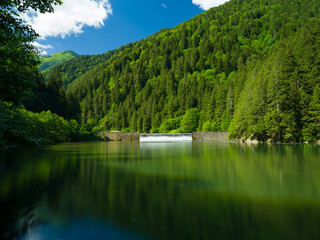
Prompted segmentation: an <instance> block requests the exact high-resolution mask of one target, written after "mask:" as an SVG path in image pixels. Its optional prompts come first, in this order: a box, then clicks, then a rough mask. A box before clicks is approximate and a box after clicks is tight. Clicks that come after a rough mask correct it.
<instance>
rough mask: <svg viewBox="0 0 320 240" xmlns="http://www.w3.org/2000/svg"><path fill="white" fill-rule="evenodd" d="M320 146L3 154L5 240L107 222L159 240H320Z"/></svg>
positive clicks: (124, 147)
mask: <svg viewBox="0 0 320 240" xmlns="http://www.w3.org/2000/svg"><path fill="white" fill-rule="evenodd" d="M319 150H320V148H319V147H318V146H315V145H267V144H259V145H247V144H235V143H213V142H187V143H137V142H136V143H135V142H131V143H126V142H109V143H105V142H99V143H81V144H60V145H55V146H52V147H48V148H44V149H23V150H19V151H17V152H13V153H10V154H7V155H6V156H4V155H3V156H2V158H3V160H2V161H1V162H0V164H1V165H0V186H1V187H0V203H1V208H0V209H1V227H0V231H1V232H2V236H4V237H7V238H12V236H19V235H23V234H25V232H27V231H30V229H33V228H34V227H35V226H37V225H40V224H42V223H44V222H45V223H51V224H54V225H55V226H67V224H68V222H70V221H72V220H73V219H80V218H85V217H90V218H98V219H100V220H102V221H106V222H112V223H114V224H116V225H117V226H119V227H122V228H125V229H129V230H131V231H134V232H137V233H140V234H142V235H144V236H148V237H150V238H154V239H214V238H215V239H235V238H237V239H319V237H320V236H319V235H320V230H318V226H319V224H320V195H319V191H320V174H319V173H320V162H319V160H320V158H319Z"/></svg>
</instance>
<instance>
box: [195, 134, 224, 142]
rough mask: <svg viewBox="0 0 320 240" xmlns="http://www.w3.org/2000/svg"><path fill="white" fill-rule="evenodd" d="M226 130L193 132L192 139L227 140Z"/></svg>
mask: <svg viewBox="0 0 320 240" xmlns="http://www.w3.org/2000/svg"><path fill="white" fill-rule="evenodd" d="M228 136H229V133H228V132H193V133H192V139H193V140H200V141H220V142H225V141H229V138H228Z"/></svg>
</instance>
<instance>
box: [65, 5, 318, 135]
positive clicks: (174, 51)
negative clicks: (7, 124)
mask: <svg viewBox="0 0 320 240" xmlns="http://www.w3.org/2000/svg"><path fill="white" fill-rule="evenodd" d="M319 9H320V4H319V3H318V2H317V1H312V0H304V1H298V0H293V1H289V0H280V1H276V0H272V1H266V0H261V1H260V0H259V1H258V0H252V1H247V0H231V1H229V2H227V3H226V4H224V5H221V6H219V7H216V8H212V9H210V10H208V11H206V12H204V13H202V14H200V15H198V16H196V17H194V18H192V19H190V20H188V21H186V22H184V23H181V24H179V25H178V26H177V27H175V28H172V29H169V30H165V31H162V32H159V34H154V35H151V36H149V37H147V38H145V39H143V40H141V41H138V42H135V43H133V44H132V45H129V46H127V47H125V48H122V49H121V50H118V51H116V52H115V54H113V55H112V56H110V58H108V59H107V60H106V61H102V62H100V63H99V64H97V65H95V66H93V67H92V68H91V69H90V72H88V71H84V74H81V75H79V76H77V77H76V78H74V79H73V81H72V82H73V83H72V84H71V85H70V86H69V88H68V94H70V95H73V96H74V97H75V99H77V101H78V102H80V104H81V117H82V123H83V124H84V123H86V122H88V121H93V122H94V123H95V124H96V125H98V126H100V127H101V128H106V129H118V130H123V131H139V132H170V131H173V132H179V131H181V130H182V129H181V122H185V121H186V119H185V118H186V115H188V116H190V113H191V112H192V114H191V115H194V116H193V118H192V119H194V121H197V129H193V130H200V131H202V130H203V131H206V130H209V131H228V130H232V129H234V131H236V132H232V134H231V137H233V138H241V137H244V138H248V137H251V136H254V137H258V138H261V139H268V138H270V139H272V140H273V141H301V140H303V139H307V138H309V137H308V136H307V135H306V134H304V133H303V129H304V128H305V127H304V126H303V124H298V125H299V126H298V127H297V128H296V127H293V126H291V125H290V124H289V123H287V122H283V121H282V119H280V118H279V119H278V120H277V121H275V123H274V124H278V125H279V126H280V125H283V126H286V127H279V128H277V130H272V131H278V132H277V133H276V134H274V133H271V132H272V131H271V130H270V129H271V125H269V127H268V128H269V129H267V130H266V129H264V130H263V129H262V128H261V129H259V128H254V126H255V123H256V122H255V121H256V120H254V118H253V119H251V120H250V121H251V122H250V121H249V122H248V123H246V124H247V125H249V128H248V129H246V130H245V131H242V130H241V131H240V130H239V128H237V127H234V126H235V125H234V124H235V123H234V121H235V115H234V114H235V113H236V112H237V111H238V110H237V109H238V106H240V105H239V101H242V100H241V99H242V98H241V97H240V96H241V95H242V94H243V89H244V87H245V86H246V85H247V84H248V83H247V82H248V81H249V79H250V77H249V76H248V75H247V73H248V72H251V73H252V74H253V75H254V72H258V69H256V68H257V67H258V65H257V63H258V62H260V64H261V62H263V61H265V60H266V59H268V57H269V56H271V54H272V50H273V49H274V48H275V47H277V46H278V45H279V44H280V43H282V44H283V42H286V41H287V42H290V41H291V40H290V37H291V36H294V35H295V34H296V33H297V32H298V31H299V30H300V29H302V28H303V27H304V26H305V25H306V24H308V22H310V21H312V19H315V17H319ZM316 24H318V22H317V21H316ZM279 49H281V47H279ZM276 60H277V61H279V63H280V65H281V61H283V60H281V59H276ZM78 69H81V65H78ZM252 69H255V71H252ZM70 74H72V72H70ZM281 81H282V80H281ZM307 84H310V83H307ZM269 85H270V86H269V87H270V88H271V89H273V88H274V87H275V86H274V85H273V83H272V82H271V83H269ZM283 94H286V92H284V93H283ZM306 94H307V95H308V96H311V95H312V94H313V93H312V92H308V93H306ZM256 97H257V96H256ZM301 98H303V97H301ZM248 104H249V103H248ZM298 105H299V103H297V106H296V108H295V109H300V107H298ZM248 106H249V107H250V108H251V107H252V106H250V104H249V105H248ZM264 107H267V105H265V106H264ZM271 107H272V105H270V106H268V109H269V108H271ZM239 109H240V108H239ZM295 109H291V110H290V111H295ZM264 111H265V112H268V111H267V110H266V109H264ZM279 111H280V109H279ZM188 112H189V113H188ZM187 113H188V114H187ZM279 113H280V112H279ZM301 114H302V113H301V112H300V113H297V114H296V115H294V116H293V117H292V119H291V120H290V121H291V122H297V119H295V118H302V117H301V116H300V115H301ZM284 115H286V114H284ZM287 115H288V114H287ZM302 115H303V114H302ZM252 117H253V116H252ZM183 119H184V120H183ZM285 121H288V119H287V120H285ZM290 121H289V122H290ZM299 121H300V122H301V121H302V122H303V121H304V120H302V119H300V120H299ZM250 125H251V126H252V129H250ZM289 128H293V129H295V131H297V132H298V134H295V135H292V134H287V132H288V131H289V130H286V129H289ZM255 129H259V131H262V132H263V133H261V134H256V133H255V131H256V130H255ZM290 131H291V130H290ZM291 132H292V131H291ZM285 136H287V137H285ZM288 136H289V137H288ZM315 138H316V137H315Z"/></svg>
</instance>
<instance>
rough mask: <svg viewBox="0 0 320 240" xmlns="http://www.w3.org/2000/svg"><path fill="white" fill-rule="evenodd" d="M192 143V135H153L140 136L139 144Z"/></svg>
mask: <svg viewBox="0 0 320 240" xmlns="http://www.w3.org/2000/svg"><path fill="white" fill-rule="evenodd" d="M177 141H192V133H153V134H148V133H144V134H140V142H177Z"/></svg>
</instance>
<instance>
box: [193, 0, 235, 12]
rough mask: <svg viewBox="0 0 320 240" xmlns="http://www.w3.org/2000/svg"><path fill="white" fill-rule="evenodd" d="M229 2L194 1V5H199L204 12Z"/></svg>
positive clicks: (215, 0)
mask: <svg viewBox="0 0 320 240" xmlns="http://www.w3.org/2000/svg"><path fill="white" fill-rule="evenodd" d="M228 1H229V0H192V3H193V4H194V5H198V6H199V7H200V8H202V9H203V10H208V9H209V8H212V7H217V6H219V5H221V4H224V3H225V2H228Z"/></svg>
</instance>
